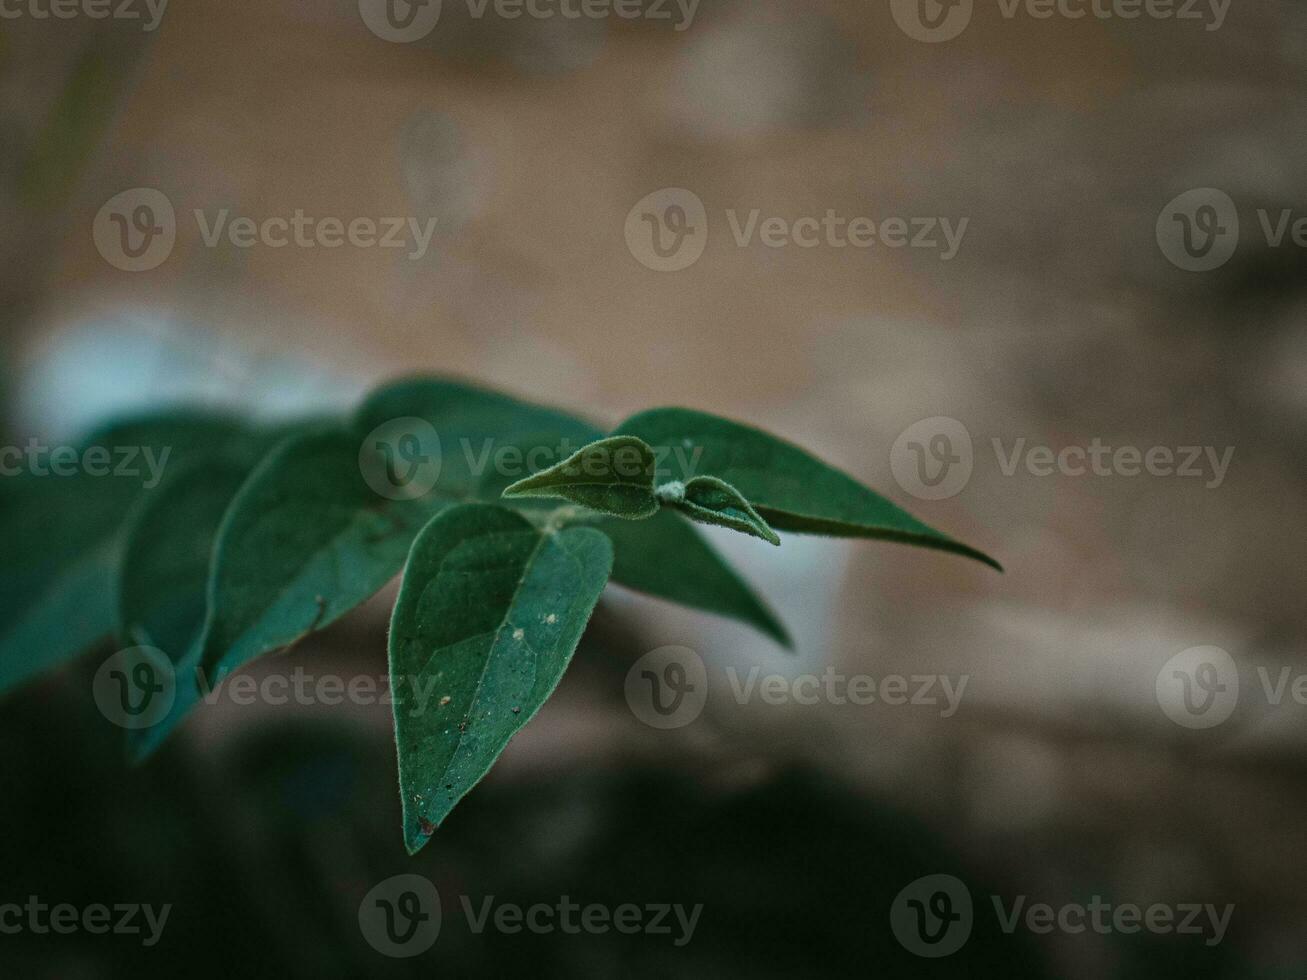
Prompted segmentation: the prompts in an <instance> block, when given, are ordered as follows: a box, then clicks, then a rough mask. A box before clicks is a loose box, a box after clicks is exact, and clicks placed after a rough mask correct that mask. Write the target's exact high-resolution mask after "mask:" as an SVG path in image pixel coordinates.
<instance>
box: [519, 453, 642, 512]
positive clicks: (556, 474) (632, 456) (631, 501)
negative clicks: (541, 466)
mask: <svg viewBox="0 0 1307 980" xmlns="http://www.w3.org/2000/svg"><path fill="white" fill-rule="evenodd" d="M504 496H505V497H509V498H512V497H561V498H562V499H564V500H570V501H572V503H575V504H581V505H582V506H583V507H589V508H591V509H592V510H597V511H600V512H601V513H604V514H612V515H613V516H614V517H625V518H627V519H628V520H643V519H644V518H647V517H652V516H653V515H654V514H655V513H657V512H658V498H657V497H655V496H654V454H653V450H652V449H650V448H649V447H648V446H647V445H645V444H644V442H643V441H642V440H640V439H635V438H633V437H631V436H614V437H612V438H609V439H600V440H599V441H597V442H593V443H591V444H590V445H588V446H585V447H583V448H582V449H579V450H577V452H575V453H573V454H572V455H571V456H569V457H568V458H567V459H565V460H563V461H562V462H561V463H559V464H558V465H557V466H552V467H550V468H549V469H547V470H542V471H541V472H539V473H535V474H533V475H531V476H529V477H527V478H526V479H524V480H519V481H518V482H516V483H514V484H513V485H512V486H510V487H509V488H508V489H506V490H505V491H504Z"/></svg>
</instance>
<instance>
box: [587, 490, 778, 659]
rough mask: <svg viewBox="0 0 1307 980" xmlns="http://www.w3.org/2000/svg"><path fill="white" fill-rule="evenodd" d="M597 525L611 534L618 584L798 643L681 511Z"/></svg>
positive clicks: (614, 571) (605, 519) (609, 535)
mask: <svg viewBox="0 0 1307 980" xmlns="http://www.w3.org/2000/svg"><path fill="white" fill-rule="evenodd" d="M594 526H595V527H597V528H599V529H600V530H601V531H603V532H604V533H605V534H607V535H608V537H609V538H611V539H612V542H613V551H614V558H613V576H612V578H613V581H614V582H616V583H617V584H618V585H623V586H625V587H626V588H628V589H635V590H636V591H637V592H644V593H647V594H649V595H652V596H657V597H658V598H660V599H667V600H668V601H670V602H676V603H680V604H681V605H683V606H690V607H691V608H693V609H702V610H704V611H705V612H710V613H716V614H717V615H719V616H726V617H728V618H729V619H734V620H737V621H739V622H741V623H746V624H748V625H749V626H752V627H754V628H755V629H757V630H760V631H761V632H763V633H765V634H766V635H767V636H770V637H771V638H772V639H773V640H775V641H776V642H777V643H779V644H780V645H781V646H783V647H785V648H787V649H790V648H792V647H793V641H792V640H791V639H790V635H789V633H788V632H786V630H785V626H784V625H783V624H782V623H781V621H780V620H779V619H778V618H777V617H776V614H775V613H774V612H772V610H771V608H770V607H769V606H768V605H767V603H766V602H765V601H764V600H763V599H762V598H760V597H759V596H758V595H757V593H755V592H754V591H753V589H752V588H750V587H749V585H748V584H747V583H746V582H745V581H744V579H742V578H741V577H740V576H739V574H738V573H737V572H736V571H735V569H734V568H732V567H731V565H730V564H729V563H728V562H727V561H726V559H725V558H723V557H722V556H721V555H719V554H718V553H717V551H716V549H714V548H713V547H712V545H710V544H709V543H708V542H707V541H706V540H704V537H703V535H702V534H700V533H699V532H698V531H697V530H696V529H695V527H694V525H692V524H691V523H690V522H689V521H687V520H686V519H685V518H684V517H682V516H681V515H680V514H677V513H675V512H674V511H671V510H666V509H664V510H662V511H661V512H659V513H657V514H655V515H654V516H653V517H651V518H649V520H647V521H627V520H623V519H622V518H619V517H606V518H603V519H602V520H600V521H598V522H596V523H595V524H594Z"/></svg>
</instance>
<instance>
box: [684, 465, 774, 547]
mask: <svg viewBox="0 0 1307 980" xmlns="http://www.w3.org/2000/svg"><path fill="white" fill-rule="evenodd" d="M658 496H659V499H661V500H663V501H666V502H667V503H670V504H672V505H673V506H675V507H676V508H677V509H678V510H680V511H681V512H682V513H684V514H686V515H687V516H688V517H690V518H691V519H692V520H696V521H699V522H700V523H701V524H717V525H719V526H721V527H729V528H730V529H731V530H733V531H740V532H743V533H744V534H750V535H752V536H753V537H755V538H762V539H763V540H764V541H766V542H767V543H768V544H774V545H779V544H780V543H781V539H780V538H779V537H777V535H776V532H775V531H773V530H772V529H771V528H770V527H769V526H768V524H767V522H766V521H764V520H763V519H762V518H761V517H759V516H758V512H757V511H756V510H754V509H753V507H752V506H750V504H749V502H748V501H747V500H745V499H744V496H743V495H742V494H741V493H740V491H738V490H736V489H735V488H734V487H733V486H731V485H730V484H729V483H727V482H726V481H725V480H719V479H717V477H715V476H696V477H694V478H693V479H691V480H689V481H688V482H686V483H681V482H680V481H679V480H677V481H673V482H672V483H667V484H664V485H663V486H661V487H659V488H658Z"/></svg>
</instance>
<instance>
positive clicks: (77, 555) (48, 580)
mask: <svg viewBox="0 0 1307 980" xmlns="http://www.w3.org/2000/svg"><path fill="white" fill-rule="evenodd" d="M245 431H246V430H245V429H244V427H243V426H242V425H241V424H240V423H238V422H236V421H234V420H232V419H228V418H222V417H216V416H207V415H202V414H198V413H194V412H178V413H173V414H162V415H156V416H145V417H140V418H134V419H129V420H127V421H123V422H118V423H114V424H112V425H108V426H106V427H104V428H102V429H100V430H99V431H97V432H95V433H93V434H92V435H91V436H89V437H88V438H86V439H85V440H83V441H82V442H81V443H79V446H78V460H79V464H78V466H77V468H76V470H75V472H74V473H73V474H72V475H69V476H60V475H58V474H57V473H56V472H54V471H53V470H52V471H51V472H48V473H36V472H28V473H26V474H24V475H23V476H21V477H14V478H10V479H14V480H17V481H18V484H17V486H16V487H15V488H14V489H12V490H11V491H10V493H9V494H8V495H7V496H8V498H9V504H8V507H7V512H6V514H5V515H4V518H3V525H2V526H0V534H3V536H4V540H5V542H6V544H7V545H8V547H9V548H11V549H12V553H13V554H15V555H21V556H22V560H21V561H14V562H7V563H5V564H4V566H3V576H4V577H3V580H0V692H4V691H5V690H7V689H9V688H11V687H15V686H17V685H18V684H21V683H23V682H24V681H26V680H28V679H30V678H31V677H33V676H35V675H36V674H38V673H40V672H41V671H43V670H46V669H49V668H51V667H54V666H56V665H58V664H59V663H62V662H63V661H65V660H67V659H69V658H71V657H74V656H76V655H77V654H78V653H81V652H82V651H83V650H84V649H86V648H87V647H89V646H91V645H92V644H94V643H96V642H97V641H99V640H102V639H104V638H105V637H107V636H109V635H110V633H111V632H112V631H113V628H114V625H115V621H116V616H115V608H114V605H115V604H114V598H113V597H114V594H115V588H114V577H115V575H116V573H117V569H118V565H119V560H120V556H121V548H122V544H123V533H122V530H123V527H124V524H125V523H126V522H127V520H128V519H129V515H130V514H131V513H132V511H133V509H134V507H135V506H137V504H138V503H139V502H140V501H142V500H144V499H147V498H148V497H149V496H151V495H152V494H154V493H157V492H159V489H160V488H161V487H162V486H166V485H167V481H168V479H169V478H170V477H171V475H172V474H173V473H174V472H176V471H177V470H179V469H181V468H182V467H184V465H185V464H186V462H187V461H188V460H193V459H195V458H199V457H200V456H202V455H204V454H205V453H208V452H213V451H220V450H221V448H222V447H223V446H224V445H226V444H227V443H228V442H230V441H231V440H233V439H239V438H242V437H244V435H245ZM43 468H44V466H43ZM102 471H103V472H102Z"/></svg>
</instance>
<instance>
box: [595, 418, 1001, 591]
mask: <svg viewBox="0 0 1307 980" xmlns="http://www.w3.org/2000/svg"><path fill="white" fill-rule="evenodd" d="M614 434H615V435H632V436H638V437H639V438H641V439H643V440H644V441H645V442H646V443H648V444H649V445H650V446H654V447H664V446H668V447H685V448H690V447H693V448H694V449H696V450H702V452H701V453H699V454H698V457H697V459H695V466H696V468H697V469H698V470H701V471H702V472H704V473H710V474H712V475H713V476H715V477H717V478H718V479H720V480H725V481H726V482H728V483H730V484H731V485H732V486H733V487H735V488H736V489H737V490H738V491H739V492H740V493H741V494H743V495H744V497H745V498H746V499H747V500H748V501H749V502H750V503H751V504H752V505H753V508H754V510H756V511H757V512H758V514H759V515H760V516H761V517H762V518H763V519H764V520H766V521H767V523H768V524H770V525H771V526H772V527H773V528H776V529H777V530H781V531H798V532H801V533H806V534H829V535H834V536H837V537H856V538H877V539H881V540H886V541H899V542H903V543H905V544H913V545H917V546H918V547H922V548H935V549H938V550H941V551H950V552H953V553H955V554H959V555H965V556H967V557H968V558H974V559H976V560H977V561H981V562H984V563H985V564H986V565H989V566H991V567H993V568H997V569H999V570H1000V571H1001V570H1002V566H1001V565H999V564H998V562H996V561H994V559H992V558H990V557H989V556H988V555H986V554H985V553H984V552H981V551H978V550H977V549H975V548H972V547H971V546H969V545H965V544H963V543H961V542H960V541H955V540H954V539H953V538H950V537H949V536H947V535H945V534H941V533H940V532H939V531H936V530H934V529H933V528H931V527H929V526H928V525H926V524H923V523H922V522H921V521H919V520H917V519H916V518H915V517H913V516H912V515H911V514H909V513H907V512H906V511H904V510H902V509H900V508H899V507H897V506H895V505H894V504H892V503H890V502H889V501H888V500H886V499H885V498H884V497H882V496H881V495H880V494H878V493H876V492H875V491H873V490H871V489H869V488H867V487H864V486H863V485H862V484H860V483H858V481H856V480H854V479H853V478H852V477H851V476H848V475H846V474H845V473H842V472H840V471H839V470H837V469H835V468H834V467H832V466H828V465H827V464H826V463H823V462H822V461H821V460H819V459H817V458H816V457H814V456H812V455H810V454H809V453H807V452H805V451H804V450H802V449H800V448H799V447H798V446H795V445H793V444H792V443H789V442H786V441H784V440H783V439H779V438H777V437H776V436H773V435H769V434H768V433H766V432H763V431H762V430H760V429H755V428H753V427H752V426H748V425H744V424H742V423H740V422H732V421H730V420H728V419H723V418H719V417H717V416H715V415H707V414H704V413H702V412H695V411H692V410H690V409H685V408H657V409H652V410H650V411H647V412H641V413H640V414H638V415H635V416H632V417H631V418H629V419H627V420H626V421H625V422H623V423H622V424H621V425H620V426H618V428H617V431H616V432H615V433H614ZM677 455H678V454H669V457H668V458H669V461H670V460H673V459H674V458H675V457H676V456H677ZM687 458H691V459H694V458H695V456H694V454H690V455H688V456H687ZM677 476H678V478H680V479H682V480H683V481H684V480H689V479H691V478H692V477H693V476H694V474H693V473H685V474H677Z"/></svg>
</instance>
